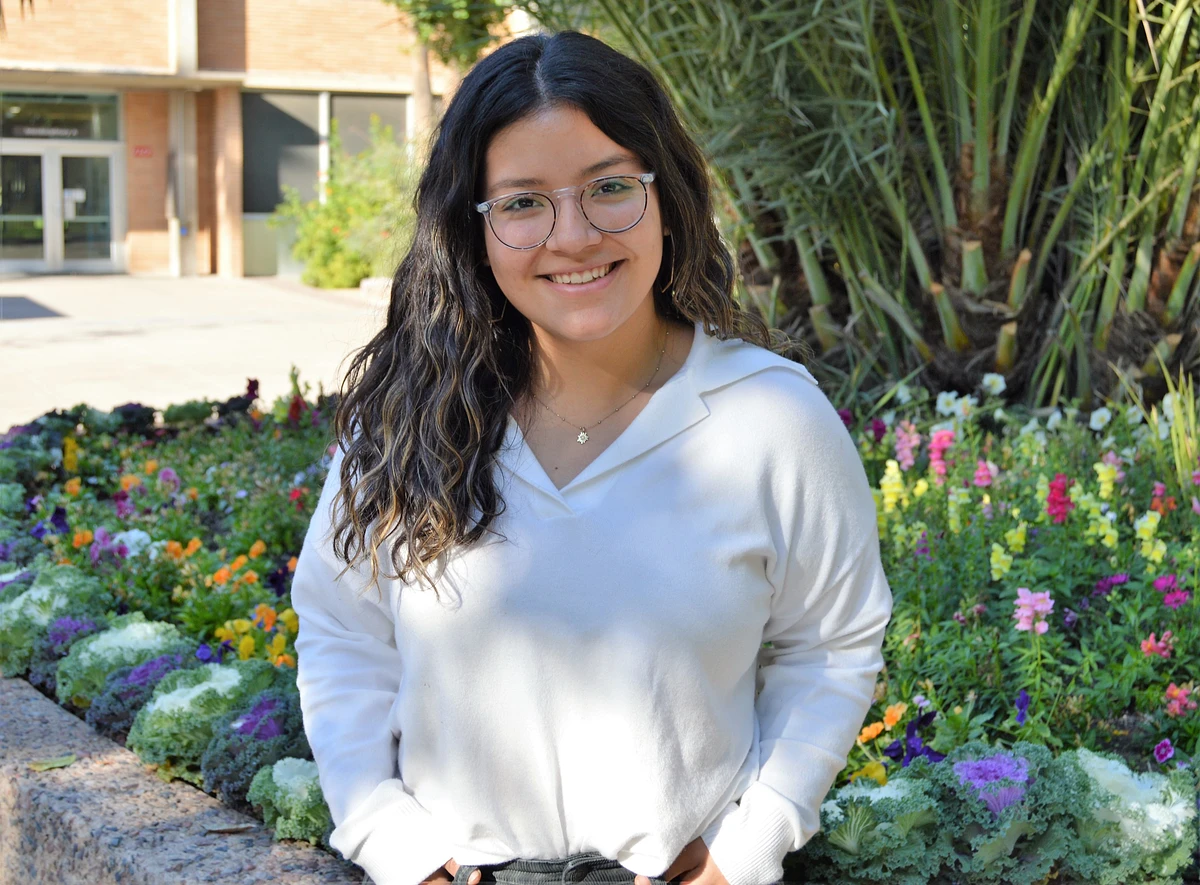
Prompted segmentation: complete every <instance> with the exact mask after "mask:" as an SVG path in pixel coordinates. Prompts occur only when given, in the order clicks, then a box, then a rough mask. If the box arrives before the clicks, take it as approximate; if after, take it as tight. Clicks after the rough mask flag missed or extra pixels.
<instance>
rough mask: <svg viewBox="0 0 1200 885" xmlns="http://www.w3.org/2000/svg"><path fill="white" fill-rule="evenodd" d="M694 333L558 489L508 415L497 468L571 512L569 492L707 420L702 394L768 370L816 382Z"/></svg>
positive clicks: (741, 345) (748, 349)
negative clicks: (665, 373) (619, 427)
mask: <svg viewBox="0 0 1200 885" xmlns="http://www.w3.org/2000/svg"><path fill="white" fill-rule="evenodd" d="M695 330H696V332H695V335H694V336H693V337H692V346H691V349H690V350H689V351H688V355H687V358H686V359H685V360H684V362H683V365H682V366H680V368H679V370H678V371H677V372H676V373H675V374H674V375H672V376H671V377H670V378H668V379H667V382H666V383H665V384H663V386H662V387H660V388H659V389H658V390H656V391H655V392H654V393H653V394H651V396H650V399H649V401H648V402H647V403H646V405H645V406H643V407H642V410H641V411H640V412H639V413H638V414H637V415H636V416H635V417H634V419H633V421H631V422H630V424H629V426H628V427H626V428H625V430H623V431H622V432H621V434H620V435H619V436H618V437H617V438H616V439H614V440H613V441H612V442H611V443H610V444H609V446H608V447H607V448H606V449H604V451H602V452H601V453H600V454H599V455H597V456H596V457H595V458H594V459H593V460H592V462H591V463H590V464H588V465H587V466H586V467H585V468H583V470H582V471H580V472H579V474H578V475H576V476H575V477H574V478H573V479H572V480H571V481H570V482H568V483H567V484H566V485H564V486H563V487H562V488H561V489H559V488H557V487H556V486H555V485H554V483H553V482H552V481H551V479H550V477H549V476H548V475H547V474H546V470H545V468H543V467H542V465H541V463H540V462H539V461H538V459H537V457H536V456H535V455H534V454H533V451H532V450H531V449H530V448H529V446H528V445H527V444H526V442H525V437H524V434H523V433H522V432H521V428H520V425H518V424H517V422H516V419H514V418H513V417H512V416H511V415H510V416H509V418H508V427H507V430H506V432H505V434H504V441H503V443H502V444H501V447H500V451H499V453H498V455H497V457H498V459H499V461H500V463H501V465H502V466H503V467H505V468H506V469H507V470H508V471H509V472H511V473H512V474H513V475H514V476H516V477H518V478H520V479H521V480H523V481H525V482H526V483H528V484H529V485H531V486H533V487H534V488H536V489H538V490H539V491H541V492H543V493H545V494H546V495H547V496H549V497H550V498H553V499H554V500H556V501H557V502H558V503H559V504H561V505H562V506H563V507H564V508H566V509H568V510H570V509H571V505H570V504H569V503H568V499H569V498H570V497H571V495H572V493H574V492H575V491H577V490H579V489H581V488H583V487H585V486H587V484H588V483H590V482H592V481H593V480H595V479H598V478H599V477H601V476H603V475H605V474H607V473H608V472H609V471H611V470H615V469H616V468H618V467H620V466H621V465H622V464H625V463H627V462H628V461H631V460H632V459H634V458H636V457H638V456H639V455H641V454H643V453H645V452H647V451H649V450H650V449H652V448H654V447H655V446H658V445H661V444H662V443H664V442H666V441H667V440H669V439H671V438H672V437H673V436H675V435H677V434H679V433H682V432H683V431H684V430H687V429H688V428H689V427H691V426H692V425H694V424H696V423H697V422H699V421H702V420H704V419H705V418H707V417H708V415H709V408H708V405H707V403H705V401H704V398H703V394H705V393H708V392H711V391H713V390H716V389H718V388H720V387H724V386H726V385H728V384H732V383H733V382H735V381H738V380H740V379H742V378H745V377H747V376H748V375H753V374H756V373H757V372H761V371H763V370H765V369H768V368H772V367H782V368H788V369H792V370H794V371H797V372H798V373H800V374H801V375H803V376H804V377H805V378H807V380H809V381H811V382H812V383H813V384H816V383H817V380H816V379H815V378H813V376H812V375H811V374H810V373H809V371H808V370H807V369H805V368H804V367H803V366H802V365H800V364H799V363H796V362H793V361H791V360H789V359H786V358H785V357H781V356H778V355H777V354H774V353H772V352H771V351H769V350H765V349H763V348H761V347H758V346H756V345H754V344H749V343H747V342H745V341H742V340H741V339H729V340H721V339H718V338H713V337H710V336H709V335H707V334H706V333H705V331H704V324H703V322H697V323H696V324H695Z"/></svg>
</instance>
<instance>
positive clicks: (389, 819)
mask: <svg viewBox="0 0 1200 885" xmlns="http://www.w3.org/2000/svg"><path fill="white" fill-rule="evenodd" d="M329 844H330V845H331V846H332V847H333V848H336V849H337V850H338V851H340V852H341V853H342V856H343V857H344V858H346V860H348V861H351V862H353V863H356V864H358V865H359V866H360V867H362V868H363V869H364V870H366V871H367V873H369V874H370V876H371V880H372V881H373V882H374V883H375V885H417V883H420V882H423V881H424V880H425V879H427V878H429V876H430V875H431V874H432V873H433V872H434V871H435V870H437V869H438V868H439V867H441V866H442V865H444V864H445V863H446V862H447V861H448V860H450V858H451V856H452V855H453V854H454V847H453V846H452V845H451V844H450V843H449V842H447V841H446V840H445V839H444V838H442V836H441V834H440V833H438V832H437V830H436V828H435V827H434V823H433V815H432V814H430V813H429V811H428V810H427V809H426V808H425V807H424V806H423V805H421V804H420V803H419V802H418V801H417V800H416V798H415V797H414V796H413V795H412V794H410V793H408V792H406V791H405V789H404V785H403V782H402V781H400V780H398V779H395V778H393V779H392V780H386V781H384V782H383V783H381V784H380V785H379V786H378V787H376V788H375V790H374V791H373V792H372V793H371V795H370V796H368V797H367V799H366V801H365V802H363V803H362V805H360V806H359V807H358V808H356V809H354V812H353V813H352V814H350V815H349V816H348V817H347V818H346V819H345V820H344V821H342V823H341V825H340V826H338V827H337V829H335V830H334V831H333V833H332V834H331V835H330V837H329Z"/></svg>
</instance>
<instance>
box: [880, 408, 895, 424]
mask: <svg viewBox="0 0 1200 885" xmlns="http://www.w3.org/2000/svg"><path fill="white" fill-rule="evenodd" d="M879 417H880V420H881V421H883V423H884V425H885V426H887V427H891V426H892V425H893V424H895V423H896V410H895V409H892V410H891V411H889V412H884V413H883V414H882V415H880V416H879Z"/></svg>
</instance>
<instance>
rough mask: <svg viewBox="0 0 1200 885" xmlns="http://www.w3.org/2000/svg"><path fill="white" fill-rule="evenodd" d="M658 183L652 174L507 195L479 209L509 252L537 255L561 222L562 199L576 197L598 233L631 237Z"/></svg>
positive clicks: (581, 209) (476, 206)
mask: <svg viewBox="0 0 1200 885" xmlns="http://www.w3.org/2000/svg"><path fill="white" fill-rule="evenodd" d="M652 181H654V173H653V172H643V173H642V174H641V175H606V176H604V177H603V178H596V179H593V180H592V181H589V182H588V183H587V184H580V185H576V186H575V187H560V188H559V189H558V190H554V191H550V192H549V193H543V192H541V191H522V192H521V193H516V194H505V195H504V196H502V197H496V198H494V199H491V200H488V201H487V202H485V203H476V204H475V211H476V212H481V213H483V214H484V215H485V216H486V217H487V220H488V226H489V227H491V229H492V233H493V234H495V235H496V239H497V240H499V241H500V242H501V243H503V244H504V245H505V246H508V247H509V248H510V249H536V248H537V247H538V246H540V245H542V243H544V242H546V240H548V239H550V235H551V234H552V233H553V232H554V225H555V223H556V222H557V221H558V208H557V206H556V202H557V199H556V198H558V197H560V196H566V195H567V194H571V195H572V196H574V197H575V198H576V199H577V200H578V201H579V211H580V212H582V213H583V217H584V218H586V219H587V220H588V223H589V224H590V225H591V226H592V227H594V228H595V229H596V230H598V231H601V232H602V233H606V234H619V233H621V232H622V231H627V230H629V229H630V228H631V227H633V226H634V225H635V224H637V223H638V222H639V221H641V220H642V217H643V216H644V215H645V214H646V205H647V204H648V202H649V199H650V197H649V193H648V191H647V189H646V185H648V184H649V183H650V182H652Z"/></svg>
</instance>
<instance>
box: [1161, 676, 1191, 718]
mask: <svg viewBox="0 0 1200 885" xmlns="http://www.w3.org/2000/svg"><path fill="white" fill-rule="evenodd" d="M1193 691H1194V689H1191V688H1180V687H1179V686H1178V685H1176V684H1175V683H1174V682H1172V683H1171V684H1170V685H1169V686H1168V687H1167V694H1166V697H1164V698H1163V700H1164V701H1166V704H1167V709H1166V713H1167V715H1168V716H1172V717H1176V716H1185V715H1187V714H1188V713H1189V712H1191V711H1192V710H1195V709H1196V702H1195V701H1193V700H1192V699H1191V698H1189V697H1188V695H1190V694H1191V693H1192V692H1193Z"/></svg>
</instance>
